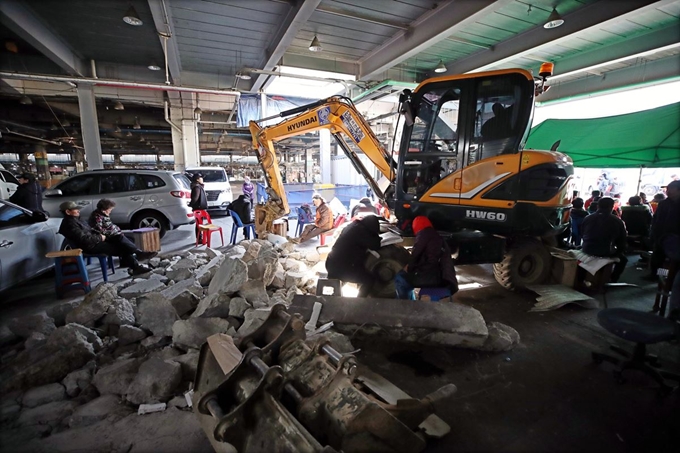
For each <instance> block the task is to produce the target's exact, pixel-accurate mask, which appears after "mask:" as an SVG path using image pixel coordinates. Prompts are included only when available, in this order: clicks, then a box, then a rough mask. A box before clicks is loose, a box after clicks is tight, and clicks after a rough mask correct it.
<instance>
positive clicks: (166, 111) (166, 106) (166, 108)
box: [163, 101, 182, 137]
mask: <svg viewBox="0 0 680 453" xmlns="http://www.w3.org/2000/svg"><path fill="white" fill-rule="evenodd" d="M163 104H164V106H163V114H164V115H165V121H166V122H167V123H168V124H169V125H170V126H172V128H173V129H174V130H175V131H176V132H177V133H178V134H179V136H180V137H181V136H182V129H181V128H180V127H179V126H178V125H176V124H175V123H173V122H172V121H171V120H170V106H169V104H168V101H163Z"/></svg>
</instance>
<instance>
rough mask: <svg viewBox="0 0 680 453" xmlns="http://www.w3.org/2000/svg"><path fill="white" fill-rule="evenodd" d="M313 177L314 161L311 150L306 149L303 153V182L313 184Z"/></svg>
mask: <svg viewBox="0 0 680 453" xmlns="http://www.w3.org/2000/svg"><path fill="white" fill-rule="evenodd" d="M313 175H314V159H312V150H311V149H308V150H306V151H305V182H314V179H312V177H313ZM300 182H302V181H300Z"/></svg>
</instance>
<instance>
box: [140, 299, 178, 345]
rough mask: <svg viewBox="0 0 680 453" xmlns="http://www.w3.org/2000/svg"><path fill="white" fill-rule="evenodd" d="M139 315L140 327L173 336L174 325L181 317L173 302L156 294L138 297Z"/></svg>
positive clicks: (154, 333)
mask: <svg viewBox="0 0 680 453" xmlns="http://www.w3.org/2000/svg"><path fill="white" fill-rule="evenodd" d="M137 316H138V320H137V321H138V323H139V325H140V327H142V328H143V329H146V330H149V331H151V332H152V333H153V335H161V336H171V335H172V325H173V324H174V322H175V321H177V320H178V319H179V316H177V312H176V311H175V308H174V307H173V306H172V304H171V303H170V302H169V301H167V300H165V299H163V298H162V297H157V296H155V295H154V296H150V297H145V296H143V297H140V298H139V299H137Z"/></svg>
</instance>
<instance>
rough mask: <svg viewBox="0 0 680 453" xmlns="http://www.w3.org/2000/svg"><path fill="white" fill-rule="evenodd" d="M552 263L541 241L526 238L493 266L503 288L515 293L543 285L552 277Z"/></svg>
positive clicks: (519, 241)
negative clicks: (529, 287) (528, 286)
mask: <svg viewBox="0 0 680 453" xmlns="http://www.w3.org/2000/svg"><path fill="white" fill-rule="evenodd" d="M551 261H552V257H551V256H550V253H549V252H548V249H547V248H546V247H545V246H544V245H543V243H541V241H539V240H537V239H533V238H524V239H520V240H518V241H516V242H515V243H514V244H512V245H511V246H510V247H509V248H508V250H506V252H505V256H504V257H503V261H501V262H500V263H496V264H494V265H493V275H494V277H496V281H498V283H500V284H501V286H503V287H504V288H506V289H509V290H512V291H514V290H516V289H519V288H524V287H525V286H527V285H538V284H541V283H543V282H544V281H545V280H546V279H547V278H548V276H549V275H550V266H551Z"/></svg>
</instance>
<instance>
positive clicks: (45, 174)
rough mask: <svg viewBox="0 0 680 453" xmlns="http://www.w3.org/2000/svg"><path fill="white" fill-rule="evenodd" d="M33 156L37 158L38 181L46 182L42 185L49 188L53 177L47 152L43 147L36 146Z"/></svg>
mask: <svg viewBox="0 0 680 453" xmlns="http://www.w3.org/2000/svg"><path fill="white" fill-rule="evenodd" d="M33 155H34V156H35V168H36V173H37V174H38V179H39V180H40V181H45V183H41V185H43V186H44V187H49V186H50V184H49V181H50V179H52V175H50V163H49V162H48V161H47V150H45V147H44V146H43V145H35V148H33Z"/></svg>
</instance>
